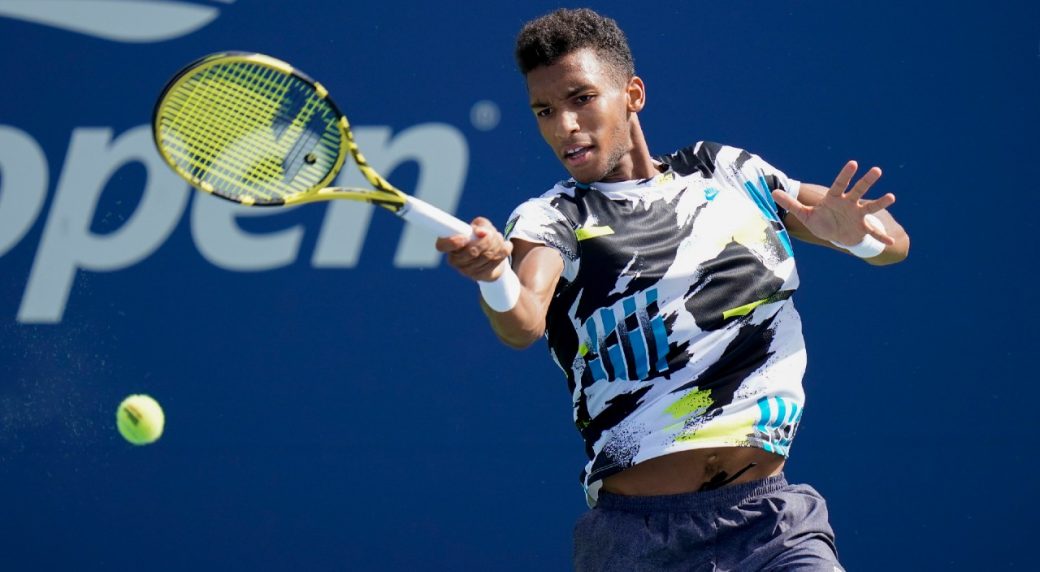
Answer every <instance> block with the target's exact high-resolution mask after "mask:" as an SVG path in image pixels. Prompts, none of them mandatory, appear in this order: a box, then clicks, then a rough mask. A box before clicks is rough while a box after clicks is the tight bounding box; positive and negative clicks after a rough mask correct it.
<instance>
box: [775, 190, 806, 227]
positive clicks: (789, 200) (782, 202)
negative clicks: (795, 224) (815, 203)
mask: <svg viewBox="0 0 1040 572" xmlns="http://www.w3.org/2000/svg"><path fill="white" fill-rule="evenodd" d="M772 195H773V200H774V201H776V204H777V205H778V206H779V207H780V208H782V209H784V210H785V211H787V212H789V213H791V214H793V215H794V216H795V217H796V218H797V219H798V220H803V219H804V218H805V217H807V216H809V213H810V212H812V209H811V208H809V207H807V206H805V205H803V204H802V203H800V202H798V199H796V198H794V197H792V196H791V195H789V194H787V193H785V192H783V191H773V192H772Z"/></svg>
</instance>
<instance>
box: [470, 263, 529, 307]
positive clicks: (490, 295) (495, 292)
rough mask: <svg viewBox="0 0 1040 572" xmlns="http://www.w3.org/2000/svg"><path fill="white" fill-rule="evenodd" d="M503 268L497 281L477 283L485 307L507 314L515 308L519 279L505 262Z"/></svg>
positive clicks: (517, 298)
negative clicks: (485, 304) (485, 303)
mask: <svg viewBox="0 0 1040 572" xmlns="http://www.w3.org/2000/svg"><path fill="white" fill-rule="evenodd" d="M504 264H505V268H504V269H503V270H502V274H501V275H500V276H499V277H498V279H497V280H495V281H493V282H484V281H478V282H477V284H479V285H480V297H481V298H483V299H484V301H485V302H487V305H488V306H489V307H490V308H491V309H492V310H494V311H496V312H508V311H509V310H512V309H513V307H514V306H516V301H517V300H519V299H520V279H519V278H518V277H517V276H516V273H515V272H513V269H512V268H510V267H509V262H508V261H507V262H505V263H504Z"/></svg>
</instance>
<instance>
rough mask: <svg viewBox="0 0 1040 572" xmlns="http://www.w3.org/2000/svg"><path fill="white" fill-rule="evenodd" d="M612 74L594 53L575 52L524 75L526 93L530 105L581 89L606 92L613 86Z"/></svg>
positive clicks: (586, 51)
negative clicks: (604, 90)
mask: <svg viewBox="0 0 1040 572" xmlns="http://www.w3.org/2000/svg"><path fill="white" fill-rule="evenodd" d="M612 71H613V70H612V69H611V68H610V66H609V64H607V63H606V62H604V61H603V60H602V59H601V58H600V57H599V54H597V53H596V51H595V50H593V49H591V48H583V49H580V50H575V51H573V52H571V53H569V54H567V55H565V56H563V57H561V58H560V59H558V60H556V62H555V63H553V64H552V65H548V66H539V67H537V68H535V69H533V70H531V71H530V72H528V73H527V93H528V95H529V96H530V99H531V101H532V102H537V101H545V102H547V101H552V100H554V99H558V98H561V97H566V96H567V94H569V93H572V92H574V91H575V90H578V89H581V88H585V87H594V88H599V89H606V88H607V87H609V86H612V85H613V84H614V83H616V81H615V79H614V77H613V75H612V74H611V72H612Z"/></svg>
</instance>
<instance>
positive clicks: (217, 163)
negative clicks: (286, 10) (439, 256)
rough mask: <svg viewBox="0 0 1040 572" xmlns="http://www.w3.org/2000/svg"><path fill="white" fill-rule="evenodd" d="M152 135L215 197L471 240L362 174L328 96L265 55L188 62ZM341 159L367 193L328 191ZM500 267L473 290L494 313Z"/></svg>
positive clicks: (511, 290) (161, 106)
mask: <svg viewBox="0 0 1040 572" xmlns="http://www.w3.org/2000/svg"><path fill="white" fill-rule="evenodd" d="M152 131H153V134H154V136H155V145H156V147H157V148H158V149H159V154H160V155H162V157H163V159H164V160H165V161H166V162H167V163H168V164H169V165H170V167H171V168H173V170H174V172H176V173H177V174H178V175H180V176H181V177H183V178H184V179H185V180H186V181H188V182H189V183H191V185H192V186H194V187H195V188H197V189H200V190H203V191H206V192H207V193H211V194H214V195H216V196H218V197H221V198H225V199H228V200H231V201H235V202H238V203H241V204H243V205H247V206H289V205H298V204H303V203H309V202H315V201H325V200H332V199H347V200H352V201H361V202H366V203H371V204H374V205H379V206H381V207H383V208H385V209H387V210H389V211H391V212H393V213H394V214H396V215H397V216H399V217H401V218H402V219H404V220H406V221H408V222H411V223H415V224H418V225H421V226H424V227H426V228H427V229H429V230H432V231H433V232H435V233H436V234H437V236H441V237H447V236H454V235H456V234H462V235H465V236H468V237H470V238H472V237H473V229H472V227H470V225H468V224H466V223H464V222H462V221H461V220H459V219H457V218H455V217H454V216H452V215H450V214H448V213H446V212H444V211H442V210H440V209H438V208H437V207H435V206H433V205H431V204H429V203H426V202H424V201H421V200H419V199H417V198H415V197H411V196H408V195H406V194H405V193H403V192H401V190H399V189H398V188H396V187H394V186H393V185H391V184H390V183H389V182H388V181H387V180H386V179H384V178H383V177H382V176H381V175H380V174H379V173H377V172H376V170H375V169H373V168H372V167H371V166H369V164H368V162H367V161H366V160H365V157H364V156H363V155H362V154H361V151H360V150H359V149H358V146H357V143H355V142H354V134H353V133H352V132H351V130H350V123H349V122H348V121H347V118H346V116H345V115H343V112H341V111H340V110H339V108H338V107H337V106H336V104H335V103H333V102H332V99H331V98H329V94H328V91H327V90H326V89H325V88H324V87H322V85H321V84H320V83H318V82H316V81H314V80H313V79H311V78H310V77H308V76H307V75H305V74H303V73H301V72H300V71H299V70H296V69H294V68H293V67H292V66H291V65H289V64H287V63H285V62H283V61H280V60H277V59H275V58H272V57H270V56H265V55H262V54H255V53H245V52H223V53H217V54H213V55H209V56H206V57H204V58H202V59H199V60H197V61H195V62H193V63H191V64H189V65H188V66H187V67H185V68H184V69H183V70H181V71H180V72H178V73H177V75H175V76H174V77H173V79H171V80H170V81H169V83H167V84H166V87H164V88H163V90H162V93H161V94H160V95H159V101H158V102H157V103H156V104H155V111H154V113H153V116H152ZM348 154H349V155H350V156H352V157H353V158H354V162H355V163H356V164H357V167H358V169H359V170H360V171H361V174H362V175H364V177H365V179H367V180H368V182H369V184H371V185H372V188H354V187H329V186H327V185H329V183H331V182H332V180H333V179H334V178H335V177H336V174H337V173H339V170H340V169H341V168H342V167H343V163H344V162H345V161H346V158H347V155H348ZM502 265H503V271H502V273H501V277H500V278H499V279H497V280H495V281H493V282H480V291H481V293H482V295H483V297H484V300H485V301H486V302H487V303H488V305H489V306H490V307H491V308H492V309H494V310H496V311H499V312H504V311H506V310H509V309H510V308H512V307H513V306H514V305H515V304H516V302H517V299H518V298H519V296H520V283H519V281H518V279H517V277H516V275H515V274H514V273H513V272H512V269H511V268H510V267H509V261H508V260H504V261H503V262H502Z"/></svg>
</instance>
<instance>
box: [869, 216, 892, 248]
mask: <svg viewBox="0 0 1040 572" xmlns="http://www.w3.org/2000/svg"><path fill="white" fill-rule="evenodd" d="M863 225H864V228H865V229H866V231H867V235H869V236H873V237H874V238H876V239H878V240H880V241H881V242H882V243H883V244H886V245H893V244H895V243H896V241H895V239H894V238H892V237H891V236H889V235H888V231H887V230H885V225H884V223H883V222H881V219H879V218H877V217H875V216H870V215H867V216H864V217H863Z"/></svg>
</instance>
